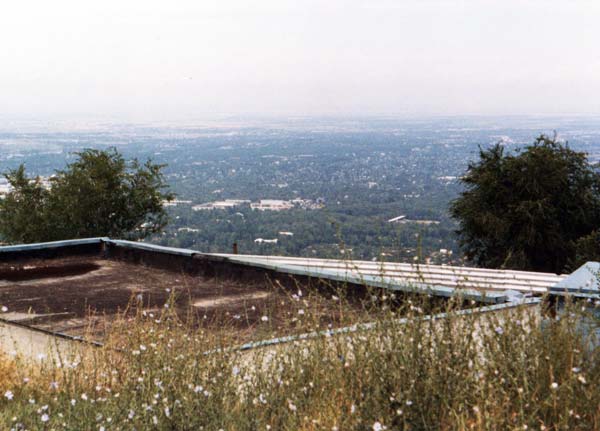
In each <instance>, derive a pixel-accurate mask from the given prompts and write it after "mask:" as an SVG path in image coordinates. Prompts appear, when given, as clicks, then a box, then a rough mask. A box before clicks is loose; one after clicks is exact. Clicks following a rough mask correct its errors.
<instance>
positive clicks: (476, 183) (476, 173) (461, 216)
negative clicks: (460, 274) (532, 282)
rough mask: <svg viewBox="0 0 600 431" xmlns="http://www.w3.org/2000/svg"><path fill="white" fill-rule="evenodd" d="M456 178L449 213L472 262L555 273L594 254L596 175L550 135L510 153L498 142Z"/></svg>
mask: <svg viewBox="0 0 600 431" xmlns="http://www.w3.org/2000/svg"><path fill="white" fill-rule="evenodd" d="M462 183H463V185H464V186H465V187H466V190H465V191H464V192H462V193H461V195H460V196H459V197H458V198H457V199H456V200H455V201H453V203H452V206H451V209H450V212H451V214H452V216H453V217H454V218H456V219H457V220H458V222H459V223H460V228H459V230H458V231H457V233H458V235H459V239H460V243H461V245H462V247H463V248H464V251H465V254H466V256H467V258H468V259H470V260H472V261H473V262H475V263H476V264H477V265H478V266H481V267H485V268H512V269H524V270H532V271H546V272H554V273H561V272H562V271H564V270H565V269H566V267H567V266H570V267H571V268H573V267H575V268H576V267H577V266H579V265H580V264H582V263H584V262H585V260H586V259H589V260H596V259H598V258H600V254H599V253H597V252H599V251H600V245H599V244H594V241H597V238H596V237H597V234H596V233H595V232H593V231H594V229H596V228H597V227H598V225H599V224H600V174H599V172H598V170H597V169H596V167H595V166H592V165H591V164H590V163H589V161H588V159H587V155H586V154H585V153H583V152H578V151H574V150H572V149H571V148H569V146H568V145H567V144H566V143H561V142H559V141H558V140H557V139H556V137H554V138H550V137H548V136H545V135H541V136H540V137H539V138H537V139H536V140H535V142H534V143H533V144H532V145H529V146H527V147H525V148H524V149H523V151H518V152H516V153H510V152H507V151H505V149H504V147H503V146H502V145H501V144H498V145H496V146H494V147H492V148H491V149H489V150H480V159H479V160H478V161H477V162H475V163H471V164H469V167H468V169H467V173H466V175H465V176H464V177H463V178H462ZM590 234H591V236H589V235H590ZM594 235H596V236H594ZM584 238H585V239H584ZM578 241H579V242H578Z"/></svg>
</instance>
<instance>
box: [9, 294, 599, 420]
mask: <svg viewBox="0 0 600 431" xmlns="http://www.w3.org/2000/svg"><path fill="white" fill-rule="evenodd" d="M328 300H331V299H328ZM335 300H336V301H341V299H337V298H335ZM371 300H372V299H371ZM379 300H380V301H384V302H385V301H386V300H382V299H381V298H379ZM423 301H424V302H423V303H418V302H416V300H414V299H413V300H407V301H406V302H405V303H404V304H402V305H400V306H398V305H397V304H395V306H389V307H381V308H382V309H384V308H385V309H386V310H387V312H385V313H378V314H377V315H376V317H374V318H375V319H376V326H375V328H374V329H371V330H369V331H357V332H355V333H348V334H344V335H337V336H330V337H318V338H315V339H311V340H309V341H302V342H301V341H297V342H292V343H288V344H282V345H278V346H275V347H269V348H263V349H254V350H250V351H245V352H241V351H237V350H235V349H230V348H228V347H230V346H231V343H232V342H234V341H235V340H236V339H237V338H236V334H235V327H230V328H228V327H227V324H226V323H224V322H225V320H222V321H219V323H218V324H219V328H215V327H214V325H212V324H209V323H203V322H202V320H200V321H192V320H193V319H186V320H185V321H184V320H182V319H180V317H178V315H177V314H176V313H174V312H173V311H172V309H169V308H166V309H164V310H163V311H162V312H161V313H159V314H152V313H151V312H150V311H148V310H141V309H138V310H136V312H135V313H134V314H133V315H132V314H127V315H124V316H122V318H121V319H119V320H117V322H115V324H114V325H113V326H112V329H111V330H110V333H109V335H108V338H107V342H106V345H105V347H103V348H94V349H87V350H81V351H78V352H74V353H72V354H71V355H69V356H68V357H61V358H59V360H54V359H52V358H54V357H55V356H54V355H52V354H50V353H49V355H48V359H47V360H46V361H45V362H42V364H41V365H40V364H34V363H30V362H26V361H24V360H22V359H20V358H14V357H7V356H4V357H3V359H1V360H0V391H1V393H0V397H1V400H0V424H1V425H0V428H1V429H14V430H24V429H29V430H50V429H55V430H62V429H66V430H132V429H136V430H146V429H157V430H220V429H222V430H336V429H337V430H383V429H388V430H398V429H411V430H421V429H477V430H483V429H486V430H487V429H557V430H558V429H586V430H588V429H600V361H599V357H600V349H599V348H598V347H594V346H592V345H591V344H590V340H588V339H586V337H585V336H584V335H582V333H581V331H580V325H579V322H581V318H582V317H584V316H583V315H584V314H585V311H583V310H582V309H581V307H580V306H579V305H578V306H575V305H573V304H570V305H568V306H567V309H566V311H565V312H564V313H561V314H560V316H561V317H560V318H544V319H542V317H541V315H540V309H539V308H538V307H521V308H515V309H512V310H510V311H506V312H502V313H487V314H471V315H456V314H453V313H452V312H453V311H454V309H455V307H456V304H454V305H452V304H453V303H452V301H450V302H449V303H448V305H446V308H445V309H444V310H443V311H447V312H450V314H449V316H448V317H447V318H445V319H438V320H432V319H424V318H423V317H424V311H423V310H427V311H428V312H429V311H436V310H433V309H432V308H434V307H432V306H431V304H430V303H428V300H427V299H423ZM299 304H300V305H299V307H300V306H301V304H302V303H301V302H300V303H299ZM381 305H382V304H381V303H380V304H379V306H381ZM436 307H437V308H438V309H439V307H438V306H436ZM302 309H303V310H305V311H304V313H303V314H298V313H296V317H297V318H298V320H297V324H298V326H297V327H295V328H294V329H295V330H297V331H303V330H308V329H310V330H314V329H325V328H327V325H326V324H325V323H324V322H323V319H322V316H321V315H320V314H319V315H313V314H312V312H311V309H310V308H306V309H304V308H302ZM437 311H439V310H437ZM399 315H403V316H405V317H406V320H402V321H400V320H398V316H399ZM542 320H543V322H542ZM269 324H270V321H269V320H266V321H261V322H260V323H258V324H257V325H263V326H264V328H263V329H264V330H262V331H258V333H261V334H262V335H265V336H267V335H269V334H270V332H269V331H270V329H269ZM216 329H219V330H216ZM259 329H260V328H259ZM597 345H598V344H596V345H595V346H597ZM207 352H210V353H207Z"/></svg>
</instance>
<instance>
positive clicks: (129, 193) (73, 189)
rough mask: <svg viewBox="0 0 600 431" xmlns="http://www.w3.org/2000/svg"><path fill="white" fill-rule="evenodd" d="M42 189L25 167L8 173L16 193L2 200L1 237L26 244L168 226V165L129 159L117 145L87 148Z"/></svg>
mask: <svg viewBox="0 0 600 431" xmlns="http://www.w3.org/2000/svg"><path fill="white" fill-rule="evenodd" d="M75 155H76V156H77V159H76V160H75V161H74V162H73V163H70V164H68V165H67V167H66V168H65V169H64V170H59V171H57V172H56V174H55V175H54V176H53V177H51V178H50V186H49V188H48V189H46V188H44V187H43V185H42V183H41V182H40V180H39V178H35V179H32V178H29V177H27V175H26V173H25V168H24V167H23V166H21V167H19V168H18V169H16V170H13V171H10V172H8V173H6V174H5V177H6V178H7V180H8V181H9V183H10V185H11V186H12V191H11V192H10V193H8V194H7V196H6V198H5V199H4V200H2V201H0V236H1V237H2V238H3V240H4V241H7V242H13V243H28V242H37V241H52V240H59V239H66V238H85V237H95V236H111V237H117V238H128V239H141V238H145V237H146V236H148V235H150V234H152V233H156V232H160V231H161V230H162V229H163V228H164V227H165V225H166V224H167V214H166V212H165V210H164V208H163V201H165V200H171V199H173V194H172V193H170V192H169V191H168V190H167V186H166V184H165V182H164V178H163V174H162V169H163V168H164V165H158V164H154V163H152V162H151V161H147V162H146V163H145V164H140V163H139V162H138V161H137V160H135V159H134V160H132V161H126V160H125V159H124V158H123V156H122V155H121V154H120V153H119V152H118V151H117V150H116V149H115V148H111V149H109V150H106V151H102V150H94V149H86V150H84V151H82V152H79V153H75Z"/></svg>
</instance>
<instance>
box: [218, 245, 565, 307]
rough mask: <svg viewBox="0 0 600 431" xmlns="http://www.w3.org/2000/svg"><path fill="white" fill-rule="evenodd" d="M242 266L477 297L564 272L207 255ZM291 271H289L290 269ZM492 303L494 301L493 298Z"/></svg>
mask: <svg viewBox="0 0 600 431" xmlns="http://www.w3.org/2000/svg"><path fill="white" fill-rule="evenodd" d="M211 255H213V256H219V257H224V258H227V259H229V260H230V261H233V262H238V263H242V264H246V265H254V266H261V267H269V268H272V269H276V270H279V271H283V272H293V273H295V274H302V273H305V274H306V275H309V276H322V277H323V278H332V277H335V278H336V279H339V278H340V277H341V278H345V279H347V280H348V281H352V282H355V281H364V282H368V281H377V280H379V281H381V282H384V283H385V284H386V285H387V286H386V287H390V288H394V287H396V288H398V290H407V289H405V288H410V287H417V288H422V287H423V286H427V287H429V288H431V289H433V290H434V292H433V293H439V292H437V291H435V289H436V288H446V289H450V290H451V291H454V290H455V289H462V291H463V293H465V292H477V293H478V295H479V296H481V295H482V294H487V295H489V296H493V297H497V296H498V294H503V293H506V291H516V292H519V293H521V294H543V293H546V292H548V290H549V288H551V287H553V286H554V285H556V284H557V283H559V282H560V281H561V280H563V279H565V278H566V277H567V276H566V275H556V274H551V273H540V272H528V271H510V270H496V269H481V268H469V267H459V266H441V265H417V264H409V263H392V262H369V261H356V260H353V261H346V260H333V259H313V258H296V257H283V256H258V255H235V254H211ZM290 270H292V271H290ZM493 302H497V299H496V300H495V301H493Z"/></svg>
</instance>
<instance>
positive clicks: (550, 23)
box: [0, 0, 600, 120]
mask: <svg viewBox="0 0 600 431" xmlns="http://www.w3.org/2000/svg"><path fill="white" fill-rule="evenodd" d="M0 41H1V49H0V115H5V116H6V115H9V116H20V115H28V116H33V117H37V116H39V117H49V116H50V117H59V118H68V117H69V116H77V117H86V116H89V117H97V116H109V117H115V118H123V119H134V118H135V119H146V120H153V119H162V120H168V119H182V118H189V117H195V116H204V117H206V116H212V115H222V114H258V115H265V114H266V115H273V114H275V115H277V114H282V115H318V114H330V115H331V114H333V115H347V114H353V115H356V114H385V115H406V114H409V115H421V114H533V113H542V114H544V113H551V114H552V113H577V114H580V113H581V114H599V113H600V1H598V0H590V1H586V0H564V1H554V0H542V1H527V0H499V1H485V0H471V1H454V0H438V1H434V0H395V1H391V0H389V1H385V0H382V1H378V0H366V1H360V0H347V1H343V0H321V1H302V0H296V1H287V0H274V1H270V0H269V1H266V0H265V1H263V0H253V1H250V0H240V1H228V0H217V1H207V0H191V1H187V0H171V1H152V0H134V1H131V0H101V1H88V0H85V1H84V0H75V1H63V0H52V1H48V0H40V1H27V0H18V1H16V0H15V1H6V2H4V3H3V5H2V8H1V9H0Z"/></svg>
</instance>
